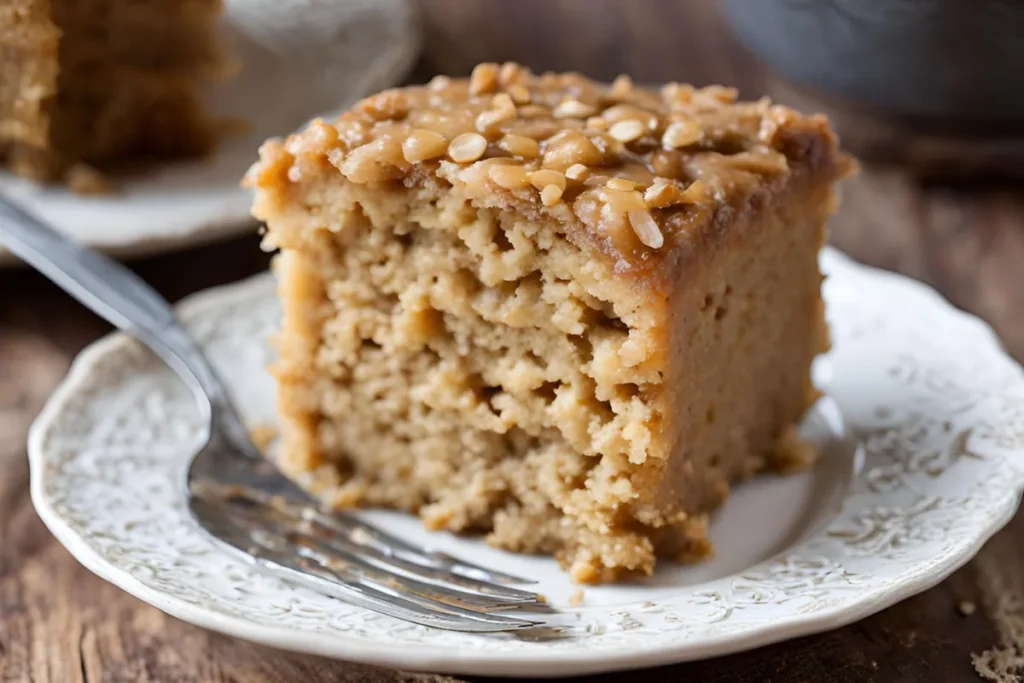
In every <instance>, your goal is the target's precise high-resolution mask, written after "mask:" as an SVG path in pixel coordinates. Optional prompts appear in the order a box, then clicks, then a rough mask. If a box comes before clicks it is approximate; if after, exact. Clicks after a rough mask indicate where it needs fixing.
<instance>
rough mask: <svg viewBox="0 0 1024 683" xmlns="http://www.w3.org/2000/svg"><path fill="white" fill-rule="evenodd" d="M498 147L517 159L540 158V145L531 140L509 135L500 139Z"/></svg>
mask: <svg viewBox="0 0 1024 683" xmlns="http://www.w3.org/2000/svg"><path fill="white" fill-rule="evenodd" d="M498 147H501V148H502V149H503V150H505V151H506V152H508V153H509V154H512V155H514V156H517V157H522V158H524V159H534V158H536V157H538V156H540V144H539V143H538V142H537V141H536V140H534V139H533V138H527V137H523V136H522V135H515V134H513V133H509V134H508V135H506V136H505V137H503V138H502V139H501V142H499V143H498Z"/></svg>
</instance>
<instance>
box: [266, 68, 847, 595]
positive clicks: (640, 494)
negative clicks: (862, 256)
mask: <svg viewBox="0 0 1024 683" xmlns="http://www.w3.org/2000/svg"><path fill="white" fill-rule="evenodd" d="M851 167H852V163H851V162H850V161H849V159H848V158H847V157H846V156H845V155H844V154H843V153H842V152H840V151H839V149H838V148H837V143H836V139H835V137H834V135H833V134H832V132H831V131H830V129H829V127H828V125H827V122H826V121H825V120H824V119H823V118H821V117H805V116H801V115H799V114H797V113H796V112H793V111H792V110H789V109H786V108H784V107H779V106H773V105H772V104H771V103H770V102H768V101H759V102H747V103H737V102H736V101H735V92H734V91H732V90H731V89H726V88H720V87H711V88H704V89H694V88H692V87H689V86H685V85H678V84H671V85H668V86H666V87H665V88H663V89H662V90H660V91H657V90H650V89H644V88H638V87H634V86H633V85H632V83H631V82H630V81H629V80H628V79H626V78H620V79H618V80H617V81H616V82H615V83H613V84H611V85H603V84H599V83H595V82H593V81H590V80H588V79H586V78H584V77H582V76H579V75H577V74H564V75H554V74H548V75H543V76H535V75H533V74H531V73H529V72H528V71H526V70H524V69H522V68H520V67H518V66H517V65H514V64H505V65H502V66H500V67H499V66H498V65H493V64H484V65H481V66H479V67H477V69H476V70H475V71H474V73H473V76H472V78H470V79H468V80H449V79H446V78H438V79H435V80H434V81H433V82H432V83H431V84H430V85H428V86H426V87H415V88H407V89H401V90H393V91H388V92H384V93H381V94H379V95H376V96H374V97H372V98H369V99H367V100H364V101H363V102H361V103H360V104H358V105H357V106H355V107H354V108H353V109H352V110H351V111H349V112H347V113H346V114H344V115H343V116H342V117H341V118H340V119H339V120H338V121H335V122H333V123H324V122H316V123H314V124H313V125H311V126H310V127H309V128H308V129H307V130H305V131H304V132H302V133H300V134H298V135H295V136H292V137H290V138H289V139H288V140H287V141H283V142H282V141H272V142H270V143H268V144H267V145H265V146H264V148H263V149H262V150H261V158H260V162H259V163H258V164H257V165H256V166H255V167H254V169H253V171H252V172H251V174H250V177H249V182H250V183H251V184H253V185H254V186H255V187H256V188H257V201H256V205H255V209H254V213H255V215H256V216H257V217H259V218H261V219H264V220H266V221H267V224H268V227H269V233H268V242H269V243H270V244H271V245H272V246H276V247H278V248H280V249H281V254H280V257H279V259H278V266H279V272H280V277H281V295H282V299H283V304H284V314H285V319H284V329H283V332H282V334H281V336H280V339H279V352H280V360H279V363H278V365H277V368H276V374H277V378H278V382H279V411H280V414H281V419H282V429H283V448H284V451H283V456H282V464H283V466H284V468H285V470H286V471H287V472H288V473H289V474H290V475H291V476H293V477H295V478H296V479H297V480H299V481H300V482H301V483H303V484H304V485H305V486H307V487H309V488H310V489H312V490H315V491H317V492H319V493H320V494H321V495H324V496H326V497H328V498H329V499H330V500H331V501H332V502H333V503H335V504H338V505H355V504H370V505H385V506H390V507H397V508H401V509H405V510H411V511H416V512H418V513H419V515H420V516H421V517H422V518H423V519H424V521H425V523H426V524H427V525H428V526H429V527H431V528H435V529H450V530H456V531H464V530H466V531H482V532H486V533H487V534H488V536H487V538H488V540H489V542H491V543H493V544H495V545H498V546H500V547H504V548H508V549H511V550H515V551H521V552H542V553H552V554H554V555H556V557H558V559H559V560H560V561H561V562H562V563H563V565H564V566H566V567H567V568H569V569H570V571H571V573H572V576H573V577H574V578H575V579H576V580H578V581H581V582H594V581H607V580H614V579H616V578H618V577H620V576H622V575H625V574H628V573H634V572H642V573H649V572H650V571H651V570H652V569H653V567H654V564H655V559H656V557H659V556H667V557H672V558H676V559H681V560H686V559H693V558H698V557H701V556H704V555H706V554H707V553H708V552H709V551H710V544H709V542H708V541H707V537H706V523H707V517H708V513H709V512H710V511H712V510H713V509H714V508H715V507H716V506H717V505H719V504H720V503H721V501H722V500H723V499H724V498H725V496H726V494H727V492H728V489H729V483H730V482H732V481H734V480H736V479H738V478H742V477H746V476H748V475H750V474H753V473H755V472H758V471H760V470H763V469H766V468H770V469H779V468H787V467H791V466H793V465H799V464H802V463H804V462H806V461H807V460H808V459H809V458H810V455H811V454H809V453H807V452H806V451H807V449H806V447H805V446H804V445H803V444H802V443H801V442H800V441H799V439H798V438H797V437H796V432H795V427H796V425H797V424H798V422H799V421H800V419H801V418H802V416H803V415H804V413H805V411H806V410H807V409H808V407H809V406H810V405H811V404H812V403H813V401H814V400H815V397H816V391H815V389H814V387H813V386H812V383H811V378H810V368H811V362H812V361H813V359H814V358H815V356H817V355H818V354H819V353H820V352H822V351H823V350H825V348H826V347H827V343H828V342H827V332H826V327H825V323H824V316H823V303H822V299H821V294H820V284H821V279H822V278H821V274H820V272H819V269H818V262H817V254H818V250H819V248H820V247H821V245H822V243H823V240H824V226H825V222H826V220H827V218H828V216H829V215H830V214H831V212H832V211H833V209H834V206H835V194H834V189H833V185H834V184H835V182H836V181H837V180H839V179H840V178H842V177H843V176H844V175H846V174H847V173H848V172H849V170H850V169H851Z"/></svg>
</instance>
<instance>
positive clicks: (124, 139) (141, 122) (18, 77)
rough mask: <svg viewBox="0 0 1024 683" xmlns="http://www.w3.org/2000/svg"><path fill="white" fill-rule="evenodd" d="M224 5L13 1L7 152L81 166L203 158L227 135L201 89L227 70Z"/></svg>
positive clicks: (1, 104)
mask: <svg viewBox="0 0 1024 683" xmlns="http://www.w3.org/2000/svg"><path fill="white" fill-rule="evenodd" d="M220 11H221V3H220V0H132V1H131V2H123V1H119V0H11V2H8V3H5V5H4V6H3V7H0V55H2V57H3V61H2V63H0V75H2V77H3V81H2V83H0V157H6V163H7V165H8V166H9V167H10V168H11V169H12V170H14V171H15V172H17V173H20V174H22V175H26V176H29V177H33V178H38V179H42V180H52V179H58V178H60V177H61V176H62V175H63V174H64V173H66V172H67V171H68V170H69V169H70V168H71V167H72V166H74V165H75V164H87V165H89V166H92V167H96V168H100V169H108V168H110V167H111V166H114V165H117V164H120V163H123V162H125V161H127V160H136V159H139V158H146V157H154V158H165V157H178V156H196V155H201V154H203V153H206V152H207V151H209V150H210V149H211V148H212V146H213V145H214V144H215V142H216V125H215V122H214V121H213V120H212V119H211V118H210V117H209V115H208V114H207V113H206V111H205V109H204V107H203V104H202V101H201V97H200V88H201V86H202V84H203V82H204V80H206V79H209V78H212V77H216V76H218V75H219V74H221V73H222V72H223V70H224V68H225V64H226V61H225V59H224V57H223V55H222V54H221V51H220V45H219V40H218V36H217V30H216V22H217V19H218V17H219V14H220Z"/></svg>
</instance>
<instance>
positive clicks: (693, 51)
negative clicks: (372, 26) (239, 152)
mask: <svg viewBox="0 0 1024 683" xmlns="http://www.w3.org/2000/svg"><path fill="white" fill-rule="evenodd" d="M421 6H422V8H423V14H424V19H425V24H426V35H427V38H426V45H427V48H426V53H425V56H424V58H423V60H422V63H421V64H420V66H419V68H418V71H417V75H418V77H421V78H425V77H428V76H429V75H431V74H433V73H436V72H448V73H453V74H465V73H467V72H468V71H469V69H470V68H471V66H472V65H473V64H474V63H476V62H477V61H481V60H485V59H490V60H500V59H516V60H518V61H522V62H525V63H527V64H530V65H531V66H532V67H534V68H535V69H554V70H564V69H578V70H581V71H586V72H587V73H589V74H591V75H594V76H598V77H604V78H610V77H612V76H614V75H616V74H617V73H620V72H630V73H632V74H633V75H634V76H635V77H636V78H637V80H640V81H651V82H656V81H663V80H689V81H693V82H696V83H707V82H712V81H717V82H727V83H732V84H736V85H738V86H739V87H740V88H741V89H742V90H743V91H744V93H745V94H747V95H751V96H756V95H759V94H761V93H762V92H763V91H765V90H771V89H772V85H771V82H770V81H769V80H767V78H766V76H767V75H766V73H765V71H764V70H763V69H761V68H759V67H757V66H756V65H754V64H753V63H752V62H751V60H750V59H749V57H748V56H747V55H746V54H745V53H744V52H743V50H742V49H741V48H739V47H738V46H737V45H736V43H735V42H734V41H733V40H732V38H731V37H730V35H729V33H728V31H727V29H726V27H725V25H724V24H723V22H722V21H721V19H720V18H719V16H718V14H717V12H716V11H715V5H714V2H712V1H711V0H699V1H694V0H546V1H545V0H516V1H515V2H498V1H493V2H466V1H465V0H422V1H421ZM832 241H833V242H834V243H835V244H836V245H838V246H840V247H841V248H843V249H845V250H846V251H847V252H849V253H850V254H851V255H852V256H854V257H855V258H858V259H860V260H862V261H865V262H868V263H871V264H874V265H878V266H882V267H885V268H890V269H893V270H897V271H901V272H904V273H907V274H909V275H912V276H914V277H917V278H920V279H921V280H924V281H925V282H928V283H929V284H932V285H934V286H935V287H937V288H938V289H939V290H941V291H942V292H943V293H944V294H945V295H946V296H948V297H949V298H950V299H951V301H952V302H953V303H954V304H956V305H957V306H960V307H962V308H964V309H967V310H969V311H971V312H974V313H976V314H978V315H980V316H982V317H983V318H985V319H986V320H988V321H989V322H990V323H992V324H993V325H994V326H995V328H996V329H997V331H998V332H999V334H1000V335H1001V336H1002V338H1003V340H1004V341H1005V343H1006V345H1007V348H1008V349H1009V350H1010V352H1011V353H1013V354H1014V355H1015V356H1016V357H1017V358H1018V359H1020V358H1024V276H1022V275H1021V272H1022V270H1024V199H1022V193H1021V192H1020V189H1019V188H1014V187H994V188H993V187H987V186H975V187H965V186H942V185H935V184H928V183H925V182H923V181H921V180H918V179H916V178H915V177H914V176H913V175H911V174H909V173H907V172H905V171H903V170H900V169H897V168H877V167H872V166H868V167H866V168H865V171H864V172H863V173H862V174H861V176H860V177H858V178H856V179H855V180H853V181H851V182H850V183H848V185H847V186H846V188H845V191H844V206H843V209H842V212H841V213H840V215H839V216H838V217H837V218H836V220H835V221H834V223H833V226H832ZM266 263H267V257H266V255H265V254H262V253H261V252H259V250H258V249H257V248H256V239H255V237H247V238H243V239H236V240H234V241H231V242H228V243H225V244H221V245H217V246H212V247H207V248H203V249H199V250H194V251H191V252H185V253H181V254H176V255H172V256H165V257H160V258H153V259H149V260H146V261H143V262H140V263H137V264H135V266H136V268H137V270H138V272H140V273H141V274H142V275H143V276H144V277H146V278H147V279H148V280H149V281H150V282H152V283H153V284H154V285H155V286H156V287H157V288H158V289H159V290H160V291H161V292H163V293H164V294H165V295H167V296H168V297H169V298H171V299H177V298H180V297H181V296H183V295H185V294H188V293H190V292H193V291H196V290H199V289H203V288H205V287H209V286H212V285H215V284H221V283H227V282H231V281H233V280H236V279H238V278H240V277H243V276H245V275H248V274H251V273H254V272H257V271H259V270H261V269H263V268H265V267H266ZM106 331H107V326H106V325H105V324H104V323H102V322H101V321H99V320H98V319H97V318H95V317H94V316H92V315H91V314H89V313H87V312H86V311H84V310H83V309H82V308H81V307H80V306H78V305H76V304H75V303H74V302H73V301H71V300H70V299H69V298H68V297H66V296H64V295H63V294H62V293H61V292H59V291H58V290H57V289H56V288H55V287H53V286H52V285H50V284H48V283H46V282H45V281H44V280H43V279H42V278H41V277H39V276H37V275H35V274H33V273H30V272H27V271H2V272H0V681H12V682H14V681H17V682H21V681H34V682H36V683H70V682H85V681H89V682H92V683H96V682H97V681H125V682H128V681H132V682H134V681H204V682H205V681H239V682H245V683H270V682H274V683H279V682H284V681H299V682H302V683H306V682H308V683H321V682H323V683H326V682H328V681H332V682H333V681H345V682H348V681H353V682H354V681H387V682H391V683H394V682H398V681H406V682H410V683H411V682H413V681H418V682H424V683H425V682H426V681H435V682H438V681H442V680H447V681H451V680H454V679H448V678H445V677H432V676H419V675H415V674H403V673H398V672H390V671H385V670H382V669H375V668H370V667H363V666H357V665H353V664H347V663H339V662H329V661H326V660H322V659H318V658H314V657H302V656H297V655H290V654H284V653H280V652H277V651H274V650H270V649H267V648H263V647H259V646H255V645H250V644H248V643H244V642H241V641H237V640H232V639H228V638H224V637H221V636H218V635H215V634H212V633H209V632H207V631H204V630H202V629H198V628H194V627H191V626H188V625H185V624H183V623H181V622H179V621H177V620H175V619H172V618H170V617H167V616H165V615H163V614H162V613H160V612H159V611H157V610H155V609H153V608H151V607H148V606H146V605H144V604H142V603H141V602H139V601H137V600H135V599H134V598H131V597H129V596H128V595H126V594H124V593H122V592H121V591H119V590H118V589H116V588H114V587H113V586H111V585H109V584H107V583H105V582H103V581H101V580H100V579H98V578H96V577H94V576H93V575H91V574H90V573H89V572H88V571H86V570H85V569H83V568H82V567H80V566H79V565H78V564H77V563H76V562H75V561H74V560H73V559H72V558H71V557H70V556H69V555H68V554H67V552H65V551H64V550H63V549H62V548H61V547H60V546H59V545H58V544H57V543H56V541H54V540H53V538H52V537H51V536H50V535H49V533H48V532H47V531H46V529H45V528H44V527H43V525H42V523H41V522H40V521H39V520H38V518H37V517H36V516H35V513H34V512H33V510H32V508H31V503H30V500H29V494H28V468H27V464H26V459H25V446H24V444H25V435H26V430H27V428H28V426H29V424H30V422H31V420H32V418H33V417H34V416H35V414H36V413H37V412H38V411H39V409H40V407H41V406H42V404H43V402H44V400H45V399H46V396H47V395H48V394H49V392H50V391H51V390H52V388H53V387H54V386H55V385H56V383H57V382H58V381H59V380H60V378H61V377H62V376H63V374H64V372H65V371H66V369H67V367H68V365H69V363H70V362H71V359H72V358H73V356H74V355H75V353H77V352H78V351H79V350H80V349H81V348H82V347H83V346H84V345H86V344H87V343H89V342H90V341H92V340H94V339H96V338H97V337H98V336H100V335H101V334H103V333H104V332H106ZM1022 538H1024V517H1022V516H1018V517H1017V518H1016V519H1015V520H1014V521H1013V522H1012V523H1011V524H1010V526H1009V527H1008V528H1007V529H1005V530H1004V531H1003V532H1001V533H1000V534H998V535H997V536H996V537H995V538H994V539H993V540H992V541H991V542H990V543H989V544H988V545H987V546H986V547H985V548H984V550H983V551H982V553H981V555H980V556H979V557H978V558H977V559H976V560H975V561H974V562H972V563H970V564H968V565H967V566H966V567H965V568H963V569H961V570H960V571H959V572H957V573H956V574H955V575H954V576H953V577H952V578H950V579H949V580H947V581H945V582H943V583H942V584H941V585H939V586H937V587H935V588H933V589H932V590H930V591H927V592H925V593H923V594H921V595H918V596H916V597H914V598H911V599H909V600H907V601H905V602H903V603H901V604H899V605H897V606H895V607H892V608H890V609H888V610H886V611H884V612H882V613H880V614H877V615H875V616H873V617H870V618H868V619H865V620H863V621H861V622H858V623H856V624H853V625H851V626H848V627H846V628H843V629H839V630H836V631H832V632H830V633H825V634H822V635H818V636H812V637H807V638H802V639H799V640H796V641H792V642H788V643H782V644H778V645H773V646H770V647H766V648H761V649H759V650H757V651H754V652H750V653H744V654H740V655H735V656H731V657H726V658H720V659H714V660H709V661H706V662H697V663H691V664H684V665H678V666H672V667H665V668H662V669H655V670H648V671H642V672H635V673H631V674H615V675H605V676H592V677H588V678H585V679H581V680H586V681H603V682H612V681H626V680H630V681H663V680H687V681H721V682H723V683H725V682H729V683H754V682H759V681H785V682H787V683H788V682H798V681H815V682H821V683H839V682H846V681H892V682H901V683H902V682H911V683H912V682H915V681H920V682H927V683H933V682H934V681H954V682H956V681H976V680H979V679H978V675H977V673H976V671H975V669H974V667H973V665H972V660H971V654H972V653H981V652H983V651H986V650H991V651H993V652H996V653H998V652H1006V651H1011V652H1012V651H1013V650H1014V648H1021V647H1024V643H1016V642H1005V641H1006V640H1007V639H1008V638H1009V639H1010V640H1012V639H1013V638H1014V637H1015V636H1014V633H1016V634H1018V635H1017V636H1016V637H1020V636H1019V634H1020V633H1021V630H1020V629H1017V630H1016V631H1014V630H1013V629H1011V628H1007V624H1008V622H1007V619H1008V618H1009V617H1008V613H1007V612H1006V611H1005V610H1002V609H1001V608H1000V607H999V605H1000V604H1002V603H1000V596H1005V595H1006V594H1007V593H1008V592H1016V593H1017V594H1020V592H1021V591H1022V590H1024V543H1022V542H1021V539H1022ZM963 601H969V602H971V603H972V604H977V605H986V606H988V613H986V610H985V609H981V610H979V611H977V612H975V613H974V614H972V615H970V616H965V615H963V614H962V613H961V612H960V610H959V609H958V605H959V604H960V603H961V602H963Z"/></svg>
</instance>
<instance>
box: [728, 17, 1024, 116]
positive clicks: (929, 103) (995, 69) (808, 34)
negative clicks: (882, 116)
mask: <svg viewBox="0 0 1024 683" xmlns="http://www.w3.org/2000/svg"><path fill="white" fill-rule="evenodd" d="M723 6H724V8H725V12H726V15H727V16H728V18H729V20H730V22H731V23H732V25H733V27H734V29H735V30H736V32H737V33H738V35H739V36H740V38H741V40H743V41H744V42H745V43H746V44H747V46H748V47H749V48H750V49H751V50H752V51H753V52H754V53H755V54H756V55H758V56H759V57H760V58H761V59H762V60H763V61H765V62H766V63H767V64H768V65H769V66H771V67H773V68H774V69H776V70H777V71H779V72H781V73H782V74H783V75H785V76H787V77H789V78H791V79H793V80H794V81H796V82H798V83H803V84H806V85H810V86H814V87H816V88H818V89H820V90H822V91H825V92H827V93H831V94H834V95H839V96H841V97H843V98H845V99H847V100H850V101H852V102H853V103H858V104H863V105H866V106H870V107H873V108H878V109H882V110H885V111H888V112H890V113H893V114H900V115H908V116H915V117H924V118H928V119H941V120H946V121H965V122H980V121H986V122H994V121H999V122H1012V121H1024V0H724V2H723Z"/></svg>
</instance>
